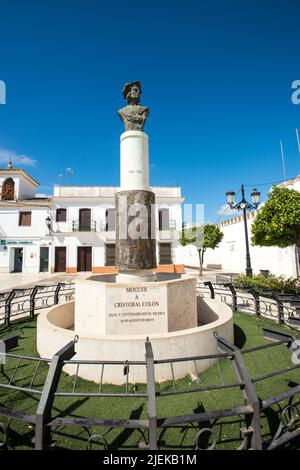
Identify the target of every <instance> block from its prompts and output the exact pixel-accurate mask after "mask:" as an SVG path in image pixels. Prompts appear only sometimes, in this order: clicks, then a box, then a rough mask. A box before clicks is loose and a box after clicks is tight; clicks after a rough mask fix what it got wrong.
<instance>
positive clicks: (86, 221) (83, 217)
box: [79, 209, 91, 232]
mask: <svg viewBox="0 0 300 470" xmlns="http://www.w3.org/2000/svg"><path fill="white" fill-rule="evenodd" d="M79 230H80V231H81V232H90V231H91V209H79Z"/></svg>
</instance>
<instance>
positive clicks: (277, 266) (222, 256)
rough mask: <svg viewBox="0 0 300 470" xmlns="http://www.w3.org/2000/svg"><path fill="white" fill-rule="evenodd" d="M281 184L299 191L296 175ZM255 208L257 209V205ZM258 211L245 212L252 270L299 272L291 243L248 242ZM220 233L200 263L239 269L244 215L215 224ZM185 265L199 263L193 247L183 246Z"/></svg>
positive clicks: (243, 254)
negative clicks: (212, 247) (286, 246)
mask: <svg viewBox="0 0 300 470" xmlns="http://www.w3.org/2000/svg"><path fill="white" fill-rule="evenodd" d="M280 186H281V187H285V188H289V189H295V190H296V191H300V176H297V177H296V178H295V179H292V180H288V181H285V182H284V183H282V184H281V185H280ZM258 211H259V209H258ZM258 211H253V212H249V213H247V226H248V234H249V244H250V256H251V264H252V269H253V273H254V274H260V272H261V271H269V272H270V273H272V274H275V275H277V276H280V275H282V276H285V277H286V278H288V277H296V276H298V275H299V272H300V263H299V254H298V253H297V250H296V247H295V246H290V247H288V248H279V247H275V246H274V247H259V246H253V245H252V244H251V226H252V224H253V222H254V219H255V217H256V214H257V212H258ZM218 226H219V228H220V230H221V231H222V232H223V233H224V237H223V240H222V242H221V243H220V244H219V246H218V247H217V248H216V249H215V250H210V249H209V250H207V251H206V253H205V256H204V267H215V268H219V269H222V270H224V271H226V272H232V273H243V274H245V269H246V244H245V231H244V219H243V216H242V215H236V216H234V217H232V218H230V219H226V220H223V221H222V222H220V223H219V224H218ZM183 262H184V264H185V265H187V266H188V265H190V266H199V259H198V252H197V250H196V248H195V247H193V246H187V247H185V248H184V250H183Z"/></svg>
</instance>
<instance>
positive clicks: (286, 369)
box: [0, 282, 300, 450]
mask: <svg viewBox="0 0 300 470" xmlns="http://www.w3.org/2000/svg"><path fill="white" fill-rule="evenodd" d="M197 290H198V295H200V296H202V297H210V298H216V299H219V300H221V301H223V302H226V304H227V305H229V306H230V307H231V308H232V309H233V310H234V311H237V310H239V311H244V312H247V313H249V314H252V315H256V316H258V317H259V316H260V315H263V316H266V317H268V318H271V319H273V320H275V321H276V322H278V323H283V322H287V323H289V324H291V325H294V326H295V325H296V326H298V325H299V305H298V303H297V302H298V299H296V298H294V297H293V296H281V295H278V294H275V293H273V292H266V294H265V296H258V295H257V293H256V292H255V291H250V290H249V291H237V290H236V289H235V288H234V286H233V285H232V284H230V283H229V284H225V285H217V284H212V283H210V282H205V283H198V285H197ZM73 296H74V285H72V284H58V285H55V286H35V287H34V288H32V289H15V290H13V291H10V292H7V293H4V294H1V297H2V298H1V299H0V312H1V316H0V319H2V321H3V322H4V323H5V324H6V325H9V324H10V322H11V321H12V320H15V319H17V318H19V317H22V316H34V315H35V314H36V313H38V311H39V309H41V308H46V307H50V306H52V305H55V304H57V303H59V302H64V301H68V300H72V299H73ZM263 332H264V337H265V338H266V339H268V340H271V341H272V342H271V343H270V342H268V343H265V344H264V345H262V346H259V347H256V348H251V349H238V348H237V347H236V346H235V345H233V344H231V343H230V342H228V341H226V340H225V339H224V338H222V337H218V336H216V337H215V340H216V345H217V349H218V353H217V354H213V355H209V356H208V355H206V356H193V357H177V358H166V359H163V360H156V359H155V356H154V354H153V350H152V345H151V343H150V341H149V340H148V339H147V340H146V343H145V360H144V361H135V362H130V361H125V362H124V361H114V362H113V361H93V360H91V361H83V360H82V361H80V360H78V361H77V360H76V359H74V354H75V343H76V339H74V341H71V342H70V343H68V344H67V345H66V346H65V347H64V348H63V349H61V350H60V351H58V352H57V353H56V354H55V355H54V356H53V357H52V358H51V359H49V358H40V357H34V356H26V355H21V354H16V353H13V352H12V350H13V348H15V347H16V346H17V345H18V338H17V337H16V336H14V337H10V338H6V339H5V340H4V342H5V345H6V352H5V354H4V361H3V360H2V362H3V363H2V364H1V365H0V416H1V417H2V420H3V421H5V422H3V423H0V448H8V449H9V448H13V447H14V436H15V431H14V432H11V424H12V422H14V421H15V420H17V421H19V422H22V423H25V424H26V425H28V426H30V427H31V428H32V436H31V437H32V441H30V442H29V443H28V445H29V446H32V447H34V448H35V449H49V448H51V447H53V446H55V436H57V435H62V434H63V435H68V433H70V434H71V435H72V430H74V429H75V428H80V429H82V430H84V432H85V434H86V438H85V444H84V445H85V448H88V449H90V448H93V447H94V446H95V445H97V446H98V448H99V447H102V448H103V449H109V448H111V442H110V439H109V436H110V433H111V432H112V430H115V429H116V428H120V429H124V430H136V431H138V433H139V435H140V440H139V442H138V446H139V447H140V448H148V449H151V450H155V449H171V448H173V449H175V448H181V447H182V442H183V440H184V438H185V436H186V435H187V434H188V433H192V436H193V442H194V448H195V449H198V450H201V449H218V448H222V445H223V444H224V443H225V444H227V445H228V446H230V448H236V449H237V450H242V449H268V450H272V449H275V448H277V447H280V446H282V445H285V444H286V443H287V442H290V441H291V440H292V439H294V438H295V437H299V436H300V421H299V419H300V418H299V417H300V412H299V406H300V405H299V397H300V385H299V367H300V348H299V341H297V340H296V337H294V336H292V335H290V334H287V333H283V332H279V331H276V330H272V329H264V330H263ZM79 341H80V339H79ZM2 359H3V357H2ZM204 361H210V362H211V365H212V366H214V367H213V370H214V372H215V374H212V375H210V374H207V375H206V376H205V377H204V376H203V373H202V372H201V371H202V370H203V367H202V366H201V364H203V362H204ZM0 362H1V361H0ZM178 363H184V364H186V366H187V370H189V371H191V370H193V373H190V376H191V380H190V382H189V383H188V384H187V382H186V381H182V380H178V377H177V375H176V366H177V364H178ZM108 365H109V366H112V365H113V366H115V367H116V375H117V374H121V375H122V379H123V381H122V379H120V383H123V386H122V387H118V388H115V387H112V386H111V385H109V384H107V383H106V381H105V369H106V367H107V366H108ZM91 366H92V367H97V368H98V369H99V383H98V384H96V383H94V382H88V381H82V380H81V379H79V376H80V375H82V374H80V371H81V370H82V368H85V367H91ZM64 367H67V368H69V367H72V368H73V375H72V377H71V376H70V377H69V378H68V380H67V381H66V378H65V376H64V374H63V368H64ZM134 367H141V368H143V369H144V370H145V377H146V384H145V385H144V386H143V385H142V384H137V385H136V384H135V383H134V380H132V376H131V375H130V374H131V371H132V368H134ZM160 367H165V368H166V367H168V368H170V370H171V375H172V377H173V378H172V380H171V381H168V382H166V383H164V384H160V383H157V382H156V381H155V375H156V371H157V370H158V368H160ZM293 373H295V374H297V375H296V376H295V378H294V380H292V378H291V377H290V378H289V379H288V378H287V377H288V376H287V375H286V374H293ZM278 377H282V382H283V383H285V382H286V387H285V389H283V390H282V391H281V392H280V393H276V394H272V387H271V386H269V383H270V382H269V381H270V380H272V379H274V378H275V379H276V378H278ZM284 378H285V379H284ZM264 384H267V386H266V387H262V386H264ZM228 391H230V393H228ZM14 394H16V395H17V398H16V401H14V400H13V399H9V400H7V397H8V395H9V396H10V397H13V396H14ZM191 394H194V395H195V396H196V397H197V400H198V405H197V407H195V408H194V409H192V411H191V412H190V413H189V414H185V413H180V411H179V410H178V405H177V406H176V407H175V408H174V409H176V412H173V413H172V414H171V415H166V413H165V406H164V403H165V402H164V400H172V398H174V397H176V396H177V397H179V396H181V397H186V400H185V401H186V403H188V402H189V400H188V397H189V396H190V395H191ZM220 394H221V395H220ZM207 396H209V397H210V399H211V398H212V397H214V396H215V402H214V405H213V406H212V405H210V407H209V406H206V404H205V403H206V401H205V400H206V398H207ZM231 396H232V399H233V403H231V404H229V403H228V397H231ZM22 397H24V402H23V399H22ZM29 397H32V398H33V401H32V405H30V406H29V404H28V399H29ZM220 397H221V399H220ZM123 399H124V400H130V401H131V402H132V403H133V404H134V405H136V403H137V401H138V403H139V405H140V406H139V408H138V410H135V412H133V413H132V414H131V415H130V416H129V417H128V416H117V417H113V416H107V414H106V413H107V412H106V410H107V408H106V400H115V405H114V407H113V408H114V409H118V406H117V401H118V400H123ZM88 400H95V405H94V406H93V414H92V416H89V415H86V414H84V412H83V413H82V414H81V415H80V414H78V413H76V414H75V415H74V410H77V408H79V407H80V405H81V404H82V403H83V402H85V401H88ZM70 401H71V402H72V404H71V405H70ZM57 402H59V404H60V405H59V406H58V405H57ZM8 403H9V405H8ZM23 403H24V405H23ZM16 404H17V406H15V405H16ZM275 407H277V410H276V412H275V411H274V408H275ZM22 408H23V409H22ZM179 408H180V407H179ZM274 414H276V420H275V425H274V423H273V424H272V425H271V426H269V429H268V431H267V432H266V431H265V427H264V425H263V424H264V422H265V421H266V420H267V421H268V420H269V419H270V416H272V415H274ZM224 420H227V424H228V425H229V426H231V427H232V426H236V427H237V438H236V440H235V442H236V445H234V443H233V442H231V440H230V439H232V438H230V439H229V438H228V435H227V434H226V432H225V431H224ZM228 420H229V421H228ZM225 424H226V423H225ZM95 428H96V429H99V431H96V433H95V432H93V430H94V429H95ZM103 430H104V431H103ZM174 432H177V433H178V436H179V439H178V442H174ZM170 433H173V434H172V437H170V436H171V434H170ZM1 436H3V438H2V442H1ZM227 439H228V441H227Z"/></svg>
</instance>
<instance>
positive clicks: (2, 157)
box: [0, 148, 36, 167]
mask: <svg viewBox="0 0 300 470" xmlns="http://www.w3.org/2000/svg"><path fill="white" fill-rule="evenodd" d="M9 160H11V161H12V165H13V167H15V166H16V164H20V165H24V166H35V164H36V160H34V159H33V158H31V157H29V156H28V155H24V154H22V153H16V152H14V151H13V150H7V149H4V148H0V163H5V164H6V165H7V163H8V162H9Z"/></svg>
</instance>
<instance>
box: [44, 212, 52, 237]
mask: <svg viewBox="0 0 300 470" xmlns="http://www.w3.org/2000/svg"><path fill="white" fill-rule="evenodd" d="M45 222H46V226H47V229H48V230H49V233H51V232H52V220H51V218H50V217H49V215H48V217H47V218H46V219H45Z"/></svg>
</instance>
